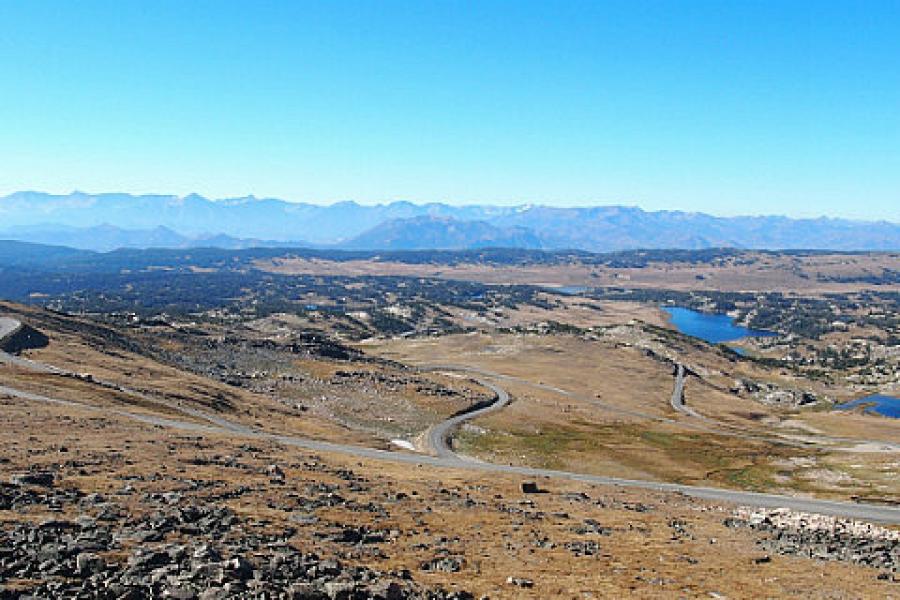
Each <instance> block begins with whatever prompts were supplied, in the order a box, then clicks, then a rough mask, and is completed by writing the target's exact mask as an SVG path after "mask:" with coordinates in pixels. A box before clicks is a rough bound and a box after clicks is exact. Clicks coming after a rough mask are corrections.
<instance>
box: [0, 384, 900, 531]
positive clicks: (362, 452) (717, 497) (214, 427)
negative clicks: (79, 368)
mask: <svg viewBox="0 0 900 600" xmlns="http://www.w3.org/2000/svg"><path fill="white" fill-rule="evenodd" d="M489 387H491V388H492V389H494V390H495V392H497V397H498V401H497V402H495V403H494V404H493V405H491V406H490V407H485V408H484V409H479V410H483V411H488V410H496V409H498V408H502V406H498V404H499V403H500V401H502V402H504V404H503V406H505V403H506V402H508V401H509V395H508V394H507V393H506V391H505V390H503V393H502V394H501V393H499V391H498V390H502V388H500V387H499V386H496V387H495V386H489ZM0 395H6V396H11V397H15V398H22V399H24V400H29V401H32V402H42V403H48V404H54V405H59V406H69V407H74V408H79V409H82V410H89V411H93V412H99V413H106V414H109V413H114V414H116V415H119V416H121V417H125V418H129V419H133V420H136V421H139V422H143V423H147V424H150V425H155V426H160V427H166V428H171V429H183V430H188V431H194V432H201V433H203V432H208V433H228V434H233V435H240V436H244V437H249V438H257V439H266V440H271V441H275V442H280V443H282V444H284V445H286V446H293V447H297V448H302V449H304V450H310V451H313V452H333V453H337V454H344V455H348V456H355V457H359V458H367V459H373V460H383V461H389V462H394V463H402V464H411V465H425V466H433V467H440V468H452V469H464V470H469V471H480V472H489V473H504V474H511V475H520V476H523V477H533V478H536V477H550V478H557V479H568V480H571V481H580V482H584V483H590V484H598V485H613V486H622V487H630V488H638V489H644V490H649V491H657V492H675V493H681V494H684V495H686V496H691V497H694V498H698V499H703V500H708V501H714V502H728V503H733V504H743V505H749V506H757V507H761V508H788V509H791V510H797V511H803V512H810V513H819V514H823V515H833V516H836V517H845V518H852V519H860V520H864V521H875V522H880V523H888V524H894V525H900V507H890V506H877V505H871V504H859V503H851V502H835V501H830V500H816V499H809V498H795V497H792V496H779V495H776V494H760V493H756V492H744V491H736V490H725V489H719V488H710V487H703V486H691V485H681V484H676V483H663V482H656V481H642V480H636V479H622V478H617V477H603V476H600V475H588V474H583V473H571V472H568V471H554V470H550V469H533V468H529V467H515V466H508V465H498V464H492V463H484V462H472V461H466V460H463V459H461V458H459V457H457V456H456V455H454V454H452V451H451V454H450V456H426V455H422V454H411V453H406V452H394V451H387V450H378V449H375V448H366V447H362V446H352V445H348V444H337V443H332V442H322V441H318V440H312V439H308V438H302V437H295V436H289V435H277V434H272V433H267V432H264V431H259V430H257V429H254V428H252V427H248V426H246V425H241V424H237V423H232V422H230V421H228V420H227V419H223V418H221V417H218V416H216V415H212V414H208V413H206V412H204V411H200V410H195V409H188V408H186V407H181V406H177V405H170V404H168V403H166V404H165V405H166V406H169V407H170V408H174V409H176V410H179V411H181V412H182V413H183V414H185V415H189V416H193V417H196V418H201V419H204V420H206V421H207V422H208V423H209V425H201V424H199V423H195V422H190V421H182V420H179V419H170V418H163V417H154V416H152V415H146V414H139V413H133V412H131V411H127V410H120V409H110V408H108V407H98V406H92V405H89V404H83V403H81V402H75V401H71V400H59V399H56V398H49V397H47V396H42V395H39V394H33V393H29V392H23V391H20V390H17V389H14V388H10V387H8V386H2V385H0ZM475 413H476V411H473V412H472V413H467V414H465V415H459V416H457V417H454V419H459V418H460V417H463V418H462V420H461V421H458V422H457V423H455V425H458V424H459V423H460V422H462V421H465V420H466V418H474V415H475ZM478 414H484V413H478ZM450 430H452V426H451V427H448V429H446V430H445V433H444V437H443V438H442V439H446V434H447V433H448V432H449V431H450Z"/></svg>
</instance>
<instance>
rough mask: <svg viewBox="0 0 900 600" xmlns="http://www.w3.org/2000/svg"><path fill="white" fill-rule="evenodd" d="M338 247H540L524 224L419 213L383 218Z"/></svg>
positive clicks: (460, 248)
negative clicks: (459, 218) (491, 222)
mask: <svg viewBox="0 0 900 600" xmlns="http://www.w3.org/2000/svg"><path fill="white" fill-rule="evenodd" d="M340 247H341V248H346V249H350V250H470V249H477V248H540V247H541V241H540V239H539V238H538V237H537V236H536V235H535V234H534V232H533V231H531V230H530V229H527V228H525V227H497V226H495V225H491V224H490V223H487V222H485V221H460V220H458V219H453V218H450V217H438V216H420V217H412V218H409V219H394V220H391V221H387V222H386V223H382V224H381V225H377V226H376V227H374V228H372V229H370V230H369V231H367V232H366V233H363V234H362V235H359V236H357V237H355V238H353V239H352V240H349V241H347V242H345V243H343V244H340Z"/></svg>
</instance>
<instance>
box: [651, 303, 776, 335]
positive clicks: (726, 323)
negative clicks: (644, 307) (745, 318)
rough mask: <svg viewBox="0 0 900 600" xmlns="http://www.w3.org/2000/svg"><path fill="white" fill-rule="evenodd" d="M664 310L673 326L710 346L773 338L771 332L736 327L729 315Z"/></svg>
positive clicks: (678, 307) (684, 310) (676, 307)
mask: <svg viewBox="0 0 900 600" xmlns="http://www.w3.org/2000/svg"><path fill="white" fill-rule="evenodd" d="M663 310H664V311H666V312H667V313H669V315H670V316H671V317H672V325H674V326H675V327H676V328H677V329H678V331H680V332H681V333H684V334H686V335H690V336H693V337H696V338H700V339H701V340H705V341H707V342H709V343H710V344H721V343H724V342H733V341H735V340H739V339H741V338H745V337H773V336H775V335H777V334H775V333H772V332H771V331H761V330H758V329H749V328H747V327H741V326H740V325H735V323H734V320H733V319H732V318H731V317H729V316H728V315H711V314H707V313H702V312H699V311H696V310H691V309H689V308H684V307H681V306H665V307H663Z"/></svg>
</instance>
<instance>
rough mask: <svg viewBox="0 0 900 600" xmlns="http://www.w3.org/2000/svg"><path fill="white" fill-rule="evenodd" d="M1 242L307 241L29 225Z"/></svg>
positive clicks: (102, 245) (90, 245) (228, 244)
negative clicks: (191, 235)
mask: <svg viewBox="0 0 900 600" xmlns="http://www.w3.org/2000/svg"><path fill="white" fill-rule="evenodd" d="M0 239H5V240H15V241H23V242H32V243H35V244H50V245H58V246H66V247H68V248H77V249H80V250H93V251H96V252H108V251H110V250H116V249H118V248H138V249H143V248H201V247H211V248H224V249H234V250H238V249H241V248H273V247H276V248H277V247H284V246H305V245H308V244H306V243H304V242H303V241H300V240H297V241H295V242H276V241H271V240H260V239H255V238H236V237H232V236H229V235H225V234H218V235H201V236H197V237H188V236H185V235H181V234H180V233H178V232H176V231H173V230H171V229H169V228H168V227H162V226H159V227H154V228H153V229H122V228H120V227H115V226H113V225H98V226H96V227H62V226H59V225H44V226H28V227H18V228H11V229H7V230H5V231H0Z"/></svg>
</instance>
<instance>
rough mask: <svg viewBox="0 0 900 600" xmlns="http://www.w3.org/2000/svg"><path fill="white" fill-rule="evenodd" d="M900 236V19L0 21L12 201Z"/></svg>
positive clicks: (5, 153)
mask: <svg viewBox="0 0 900 600" xmlns="http://www.w3.org/2000/svg"><path fill="white" fill-rule="evenodd" d="M21 189H35V190H44V191H51V192H57V193H60V192H69V191H71V190H74V189H79V190H84V191H90V192H101V191H127V192H135V193H142V192H160V193H175V194H187V193H189V192H198V193H201V194H204V195H207V196H211V197H229V196H241V195H247V194H251V193H252V194H255V195H257V196H275V197H281V198H284V199H288V200H303V201H312V202H334V201H340V200H349V199H352V200H356V201H358V202H361V203H372V202H380V201H388V200H397V199H403V200H410V201H414V202H424V201H445V202H450V203H475V202H484V203H498V204H510V203H522V202H535V203H545V204H553V205H592V204H614V203H615V204H629V205H638V206H641V207H643V208H645V209H652V210H656V209H682V210H699V211H704V212H710V213H714V214H722V215H732V214H761V213H772V214H788V215H794V216H798V215H800V216H817V215H823V214H824V215H831V216H850V217H861V218H885V219H889V220H894V221H900V2H898V1H892V2H866V1H862V0H853V1H851V0H847V1H846V2H827V1H825V0H820V1H816V2H798V1H792V0H773V1H770V2H734V1H726V0H723V1H721V2H700V1H694V0H686V1H676V0H669V1H663V2H650V1H638V0H628V1H624V2H601V1H599V0H597V1H592V2H577V1H569V0H566V1H554V0H547V1H546V2H530V1H527V0H516V1H513V0H508V1H503V2H492V1H488V0H478V1H475V2H470V1H463V0H460V1H456V2H432V1H427V0H410V1H408V2H390V1H385V0H377V1H376V0H372V1H368V2H309V3H305V2H299V1H291V2H265V1H249V0H248V1H246V2H226V1H224V0H215V1H210V2H200V1H182V0H176V1H171V2H166V1H160V0H154V1H152V2H147V1H143V0H142V1H128V0H116V1H111V2H92V1H89V0H79V1H77V2H72V1H70V0H65V1H61V2H46V1H42V0H33V1H29V0H21V1H18V2H14V1H12V0H0V194H5V193H8V192H12V191H15V190H21Z"/></svg>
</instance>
